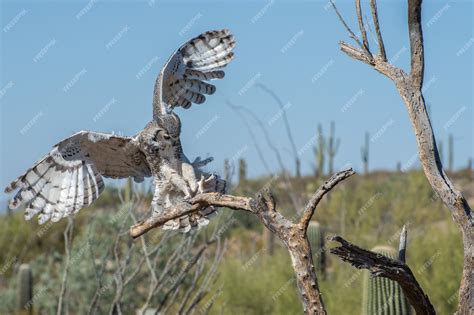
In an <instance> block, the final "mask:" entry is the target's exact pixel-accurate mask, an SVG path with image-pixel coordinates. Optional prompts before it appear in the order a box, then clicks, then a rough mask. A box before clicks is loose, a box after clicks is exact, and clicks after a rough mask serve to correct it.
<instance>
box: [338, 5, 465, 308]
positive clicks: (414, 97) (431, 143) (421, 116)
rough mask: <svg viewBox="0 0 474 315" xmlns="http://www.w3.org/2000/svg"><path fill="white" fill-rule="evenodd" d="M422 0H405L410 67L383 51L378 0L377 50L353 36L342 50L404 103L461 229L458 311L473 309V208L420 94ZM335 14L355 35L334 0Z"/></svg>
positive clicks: (430, 171)
mask: <svg viewBox="0 0 474 315" xmlns="http://www.w3.org/2000/svg"><path fill="white" fill-rule="evenodd" d="M421 4H422V0H408V31H409V40H410V50H411V69H410V73H408V74H407V73H406V72H405V71H403V70H402V69H400V68H397V67H395V66H393V65H391V64H390V63H389V62H388V61H387V59H386V55H385V48H384V44H383V40H382V35H381V32H380V26H379V21H378V14H377V4H376V1H375V0H371V11H372V18H373V20H374V25H375V29H376V33H377V40H378V44H379V54H378V55H377V56H375V57H374V58H373V59H371V58H370V57H368V56H367V54H366V53H365V51H364V49H363V47H362V44H361V43H360V41H358V40H356V42H357V44H358V45H359V47H360V48H356V47H353V46H351V45H349V44H347V43H344V42H340V43H339V45H340V48H341V50H342V51H343V52H344V53H345V54H347V55H348V56H349V57H351V58H354V59H356V60H359V61H362V62H364V63H366V64H368V65H370V66H372V67H373V68H374V69H375V70H377V71H378V72H380V73H382V74H383V75H385V76H387V77H388V78H389V79H391V80H392V81H393V82H394V83H395V86H396V88H397V90H398V91H399V93H400V96H401V98H402V100H403V102H404V103H405V105H406V107H407V110H408V115H409V117H410V121H411V123H412V126H413V129H414V132H415V136H416V141H417V145H418V152H419V157H420V161H421V164H422V166H423V170H424V172H425V175H426V177H427V179H428V181H429V183H430V184H431V187H432V188H433V190H434V191H435V192H436V193H437V195H438V196H439V197H440V199H441V200H442V201H443V203H444V204H445V205H446V207H447V208H448V209H449V210H450V212H451V216H452V218H453V221H454V222H455V223H456V224H457V225H458V227H459V229H460V230H461V233H462V238H463V247H464V265H463V273H462V279H461V283H460V288H459V304H458V313H459V314H472V313H474V272H472V270H473V269H474V221H473V216H472V210H471V208H470V206H469V204H468V203H467V201H466V199H465V198H464V197H463V195H462V194H461V192H460V191H459V190H457V189H456V188H455V187H454V185H453V184H452V182H451V180H450V179H449V178H448V176H447V175H446V173H445V171H444V169H443V165H442V162H441V159H440V157H439V152H438V149H437V146H436V139H435V136H434V133H433V128H432V126H431V122H430V118H429V115H428V112H427V109H426V105H425V100H424V97H423V91H422V87H423V75H424V44H423V31H422V22H421V9H422V8H421ZM333 6H334V8H335V10H336V14H337V16H338V17H339V19H340V20H341V21H342V23H343V25H344V27H345V28H346V29H347V30H348V32H349V36H350V37H351V38H354V33H353V32H352V31H351V30H350V28H349V27H348V25H347V23H346V22H344V20H343V19H342V16H341V15H340V13H339V12H338V11H337V9H336V7H335V5H334V4H333ZM357 14H359V12H358V10H357Z"/></svg>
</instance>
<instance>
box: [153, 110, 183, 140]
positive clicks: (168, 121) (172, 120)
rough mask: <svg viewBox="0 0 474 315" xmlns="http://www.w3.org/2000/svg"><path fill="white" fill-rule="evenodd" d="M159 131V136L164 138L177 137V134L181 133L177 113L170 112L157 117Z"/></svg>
mask: <svg viewBox="0 0 474 315" xmlns="http://www.w3.org/2000/svg"><path fill="white" fill-rule="evenodd" d="M156 122H157V125H158V129H159V131H160V129H161V131H162V132H161V133H160V132H159V135H158V136H161V137H162V138H163V139H165V140H169V139H171V138H172V139H175V140H176V139H179V135H180V134H181V121H180V120H179V117H178V115H176V114H175V113H173V112H172V113H170V114H166V115H162V116H160V117H158V119H157V120H156Z"/></svg>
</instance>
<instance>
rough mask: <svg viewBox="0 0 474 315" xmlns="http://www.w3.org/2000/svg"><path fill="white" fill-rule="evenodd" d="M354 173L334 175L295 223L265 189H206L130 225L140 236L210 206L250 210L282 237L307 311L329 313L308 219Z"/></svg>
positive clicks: (134, 232) (309, 312) (135, 233)
mask: <svg viewBox="0 0 474 315" xmlns="http://www.w3.org/2000/svg"><path fill="white" fill-rule="evenodd" d="M353 174H355V172H354V171H353V170H352V169H348V170H344V171H341V172H338V173H336V174H335V175H333V176H332V177H331V178H330V179H329V180H328V181H327V182H326V183H325V184H324V185H323V186H321V188H319V189H318V190H317V191H316V193H315V194H314V195H313V197H312V198H311V200H310V201H309V202H308V204H307V206H306V208H305V211H304V213H303V216H302V218H301V219H300V220H299V221H298V222H297V223H293V222H292V221H291V220H289V219H287V218H285V217H284V216H283V215H282V214H281V213H279V212H278V211H277V210H276V204H275V199H274V198H273V196H272V194H271V193H270V192H269V191H267V190H265V191H264V192H263V193H259V194H257V196H256V198H248V197H239V196H232V195H223V194H219V193H205V194H200V195H197V196H195V197H194V198H191V199H190V200H186V201H183V202H181V203H179V204H177V205H175V206H173V207H172V208H170V209H167V211H164V212H163V214H161V215H159V216H154V217H150V218H148V219H146V220H145V221H142V222H139V223H137V224H135V225H133V226H132V227H131V228H130V235H131V236H132V237H134V238H136V237H139V236H141V235H143V234H145V233H146V232H148V231H149V230H151V229H153V228H155V227H159V226H161V225H163V224H164V223H166V222H167V221H169V220H174V219H177V218H179V217H181V216H183V215H188V214H191V213H193V212H197V211H199V210H202V209H204V208H207V207H209V206H216V207H227V208H230V209H232V210H241V211H248V212H251V213H253V214H254V215H256V216H257V217H258V218H259V220H260V221H261V222H262V224H263V225H265V227H266V228H267V229H268V230H270V231H271V232H272V233H274V234H275V235H276V236H277V237H278V238H280V239H281V240H282V242H283V244H285V247H286V248H287V250H288V252H289V254H290V257H291V261H292V266H293V269H294V272H295V278H296V284H297V287H298V291H299V293H300V297H301V299H302V303H303V309H304V312H305V313H306V314H326V309H325V307H324V302H323V299H322V295H321V292H320V291H319V287H318V279H317V277H316V272H315V270H314V266H313V257H312V254H311V247H310V244H309V241H308V237H307V228H308V222H309V220H310V219H311V217H312V215H313V213H314V210H315V208H316V206H317V205H318V203H319V202H320V201H321V199H322V197H323V196H324V195H325V194H327V193H328V192H329V191H330V190H331V189H332V188H334V187H335V186H336V185H337V184H338V183H339V182H341V181H342V180H344V179H346V178H348V177H350V176H351V175H353Z"/></svg>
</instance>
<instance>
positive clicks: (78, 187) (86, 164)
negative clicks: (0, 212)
mask: <svg viewBox="0 0 474 315" xmlns="http://www.w3.org/2000/svg"><path fill="white" fill-rule="evenodd" d="M102 176H105V177H111V178H124V177H134V178H135V180H136V181H140V180H143V178H144V177H147V176H151V172H150V169H149V167H148V163H147V162H146V159H145V155H144V154H143V153H142V152H141V151H140V149H139V148H138V146H137V144H136V142H135V140H134V138H130V137H121V136H116V135H112V134H104V133H97V132H90V131H80V132H78V133H76V134H74V135H73V136H71V137H69V138H67V139H65V140H63V141H61V142H59V143H58V144H56V145H55V146H54V147H53V149H52V150H51V151H50V152H49V153H48V154H47V155H46V156H45V157H43V158H42V159H41V160H39V161H38V162H36V163H35V164H34V165H33V166H32V167H31V168H30V169H29V170H28V171H26V173H25V174H24V175H22V176H20V177H18V178H17V179H16V180H14V181H13V182H11V183H10V185H8V187H7V188H5V192H11V191H13V190H15V189H19V191H18V192H17V194H16V195H15V196H14V197H13V199H11V201H10V204H9V206H10V208H17V207H18V206H19V205H20V204H22V203H24V204H26V210H25V219H27V220H29V219H31V218H32V217H33V216H34V215H35V214H38V221H39V223H40V224H43V223H44V222H46V221H48V220H49V219H51V220H52V221H54V222H55V221H58V220H59V219H61V218H63V217H66V216H68V215H70V214H72V213H76V212H77V211H79V210H80V209H82V208H84V207H87V206H89V205H90V204H91V203H92V202H93V201H94V200H96V199H97V198H98V197H99V194H100V193H101V192H102V190H103V189H104V182H103V180H102Z"/></svg>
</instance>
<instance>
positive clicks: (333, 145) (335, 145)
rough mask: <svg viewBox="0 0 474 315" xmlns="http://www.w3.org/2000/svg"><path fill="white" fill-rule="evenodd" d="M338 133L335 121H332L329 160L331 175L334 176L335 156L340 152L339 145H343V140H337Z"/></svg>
mask: <svg viewBox="0 0 474 315" xmlns="http://www.w3.org/2000/svg"><path fill="white" fill-rule="evenodd" d="M335 133H336V124H335V123H334V121H331V128H330V130H329V139H328V145H327V150H328V158H329V161H328V162H329V163H328V164H329V175H332V174H333V172H334V156H335V155H336V153H337V151H338V150H339V145H340V144H341V139H339V138H337V139H336V138H335Z"/></svg>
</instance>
